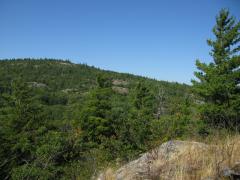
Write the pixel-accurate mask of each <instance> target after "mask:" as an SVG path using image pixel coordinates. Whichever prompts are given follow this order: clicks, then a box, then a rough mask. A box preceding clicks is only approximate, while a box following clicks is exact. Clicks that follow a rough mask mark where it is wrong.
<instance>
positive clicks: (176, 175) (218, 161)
mask: <svg viewBox="0 0 240 180" xmlns="http://www.w3.org/2000/svg"><path fill="white" fill-rule="evenodd" d="M206 144H208V145H207V146H202V147H201V146H196V145H194V143H193V144H191V143H189V146H184V147H183V148H181V149H180V151H179V152H178V153H177V154H175V155H173V156H172V157H171V158H168V159H166V158H162V157H161V156H159V155H158V153H156V152H155V151H152V153H150V155H151V163H150V164H149V171H148V173H149V174H148V177H149V178H148V179H153V180H155V179H156V180H157V179H161V180H164V179H171V180H203V179H208V178H211V179H223V178H222V173H223V170H224V169H226V168H232V167H233V166H234V165H235V164H236V163H239V162H240V135H235V136H227V137H225V138H219V137H215V138H212V140H211V142H209V141H208V143H206ZM129 171H131V169H129ZM131 173H134V172H129V174H131ZM103 179H105V180H114V179H115V174H114V171H113V170H112V169H107V170H106V171H105V173H104V178H103ZM140 179H141V178H140Z"/></svg>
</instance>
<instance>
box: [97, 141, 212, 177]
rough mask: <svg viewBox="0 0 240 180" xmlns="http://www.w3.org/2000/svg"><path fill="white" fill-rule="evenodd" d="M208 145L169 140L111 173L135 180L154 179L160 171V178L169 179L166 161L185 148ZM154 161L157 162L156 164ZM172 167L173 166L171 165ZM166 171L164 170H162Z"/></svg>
mask: <svg viewBox="0 0 240 180" xmlns="http://www.w3.org/2000/svg"><path fill="white" fill-rule="evenodd" d="M207 147H208V146H207V145H205V144H203V143H197V142H186V141H169V142H166V143H164V144H162V145H161V146H159V147H158V148H156V149H154V150H152V151H151V152H148V153H145V154H143V155H142V156H141V157H140V158H139V159H136V160H134V161H131V162H129V163H128V164H126V165H124V166H122V167H121V168H120V169H118V170H117V171H116V172H115V173H114V174H113V179H116V180H136V179H145V180H148V179H149V180H150V179H155V178H156V177H157V176H158V175H159V173H160V171H161V174H162V177H161V179H171V177H170V176H171V173H170V172H169V168H165V167H166V164H167V162H168V163H169V162H170V163H173V162H174V160H176V159H177V158H178V157H179V156H181V154H183V153H184V152H185V151H186V149H189V148H190V149H198V150H200V149H201V150H204V149H206V148H207ZM156 163H158V164H157V165H156ZM172 167H174V166H172ZM164 171H166V172H164ZM97 179H98V180H106V179H107V177H106V175H105V174H104V173H102V174H101V175H100V176H99V177H98V178H97Z"/></svg>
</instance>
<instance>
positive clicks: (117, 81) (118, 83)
mask: <svg viewBox="0 0 240 180" xmlns="http://www.w3.org/2000/svg"><path fill="white" fill-rule="evenodd" d="M112 84H113V85H115V86H127V85H128V82H127V81H124V80H121V79H114V80H113V81H112Z"/></svg>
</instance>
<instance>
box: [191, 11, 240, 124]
mask: <svg viewBox="0 0 240 180" xmlns="http://www.w3.org/2000/svg"><path fill="white" fill-rule="evenodd" d="M213 33H214V35H215V37H216V39H215V40H207V43H208V45H209V46H210V47H212V50H211V52H210V55H211V56H212V57H213V62H212V63H210V64H206V63H201V62H200V61H199V60H197V61H196V66H197V68H198V70H199V71H198V72H195V76H196V77H197V78H198V79H199V81H196V80H192V83H193V89H194V91H195V92H196V93H197V94H198V95H200V96H201V97H202V98H203V100H204V101H205V103H204V104H203V105H202V111H201V112H202V113H201V115H202V118H203V119H204V120H205V121H206V122H207V123H209V124H211V125H213V126H218V127H219V126H220V127H236V126H237V125H238V126H239V123H240V88H239V83H240V69H239V65H240V56H239V51H240V45H239V42H240V22H237V23H236V20H235V19H234V17H232V16H230V15H229V11H227V10H225V9H222V10H221V11H220V13H219V15H218V16H217V17H216V25H215V26H214V28H213Z"/></svg>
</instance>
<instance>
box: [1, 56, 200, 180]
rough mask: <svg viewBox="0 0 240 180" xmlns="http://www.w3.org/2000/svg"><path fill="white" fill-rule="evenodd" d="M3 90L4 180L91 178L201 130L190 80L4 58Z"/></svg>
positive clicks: (66, 62)
mask: <svg viewBox="0 0 240 180" xmlns="http://www.w3.org/2000/svg"><path fill="white" fill-rule="evenodd" d="M0 93H1V94H0V128H1V138H0V142H1V144H2V146H3V149H2V150H1V151H0V156H1V166H0V168H1V170H0V171H1V174H0V177H1V178H2V179H4V178H7V179H8V178H9V177H10V176H11V177H12V178H13V179H19V178H20V179H21V178H25V177H32V178H39V177H41V176H42V175H43V174H46V177H47V178H46V179H50V178H67V179H68V178H73V177H78V178H80V179H88V178H89V177H91V176H92V175H93V174H94V173H96V172H97V171H98V170H99V169H102V168H104V167H106V166H107V165H109V163H114V162H115V160H116V159H119V160H120V161H121V162H127V161H129V160H131V159H133V158H135V157H136V156H137V155H138V154H140V153H142V152H145V151H146V150H148V149H150V148H152V147H153V146H155V145H156V144H158V143H159V142H162V141H165V140H168V139H169V138H173V137H178V138H183V137H186V136H188V135H189V134H192V135H193V134H195V133H196V132H197V131H194V130H193V129H194V128H195V127H197V126H196V125H197V124H198V123H197V122H198V121H195V120H193V121H192V120H191V119H192V118H190V117H192V116H193V114H195V113H194V112H195V107H194V106H195V105H193V102H194V100H193V95H192V94H191V89H190V87H189V86H187V85H183V84H178V83H170V82H165V81H157V80H153V79H148V78H145V77H140V76H135V75H131V74H125V73H116V72H112V71H104V70H101V69H98V68H95V67H90V66H87V65H84V64H74V63H71V62H70V61H62V60H52V59H14V60H1V61H0ZM188 107H189V108H188ZM169 123H172V124H174V126H169ZM9 149H10V150H9ZM11 157H16V159H11ZM79 168H80V169H81V170H78V169H79Z"/></svg>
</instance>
